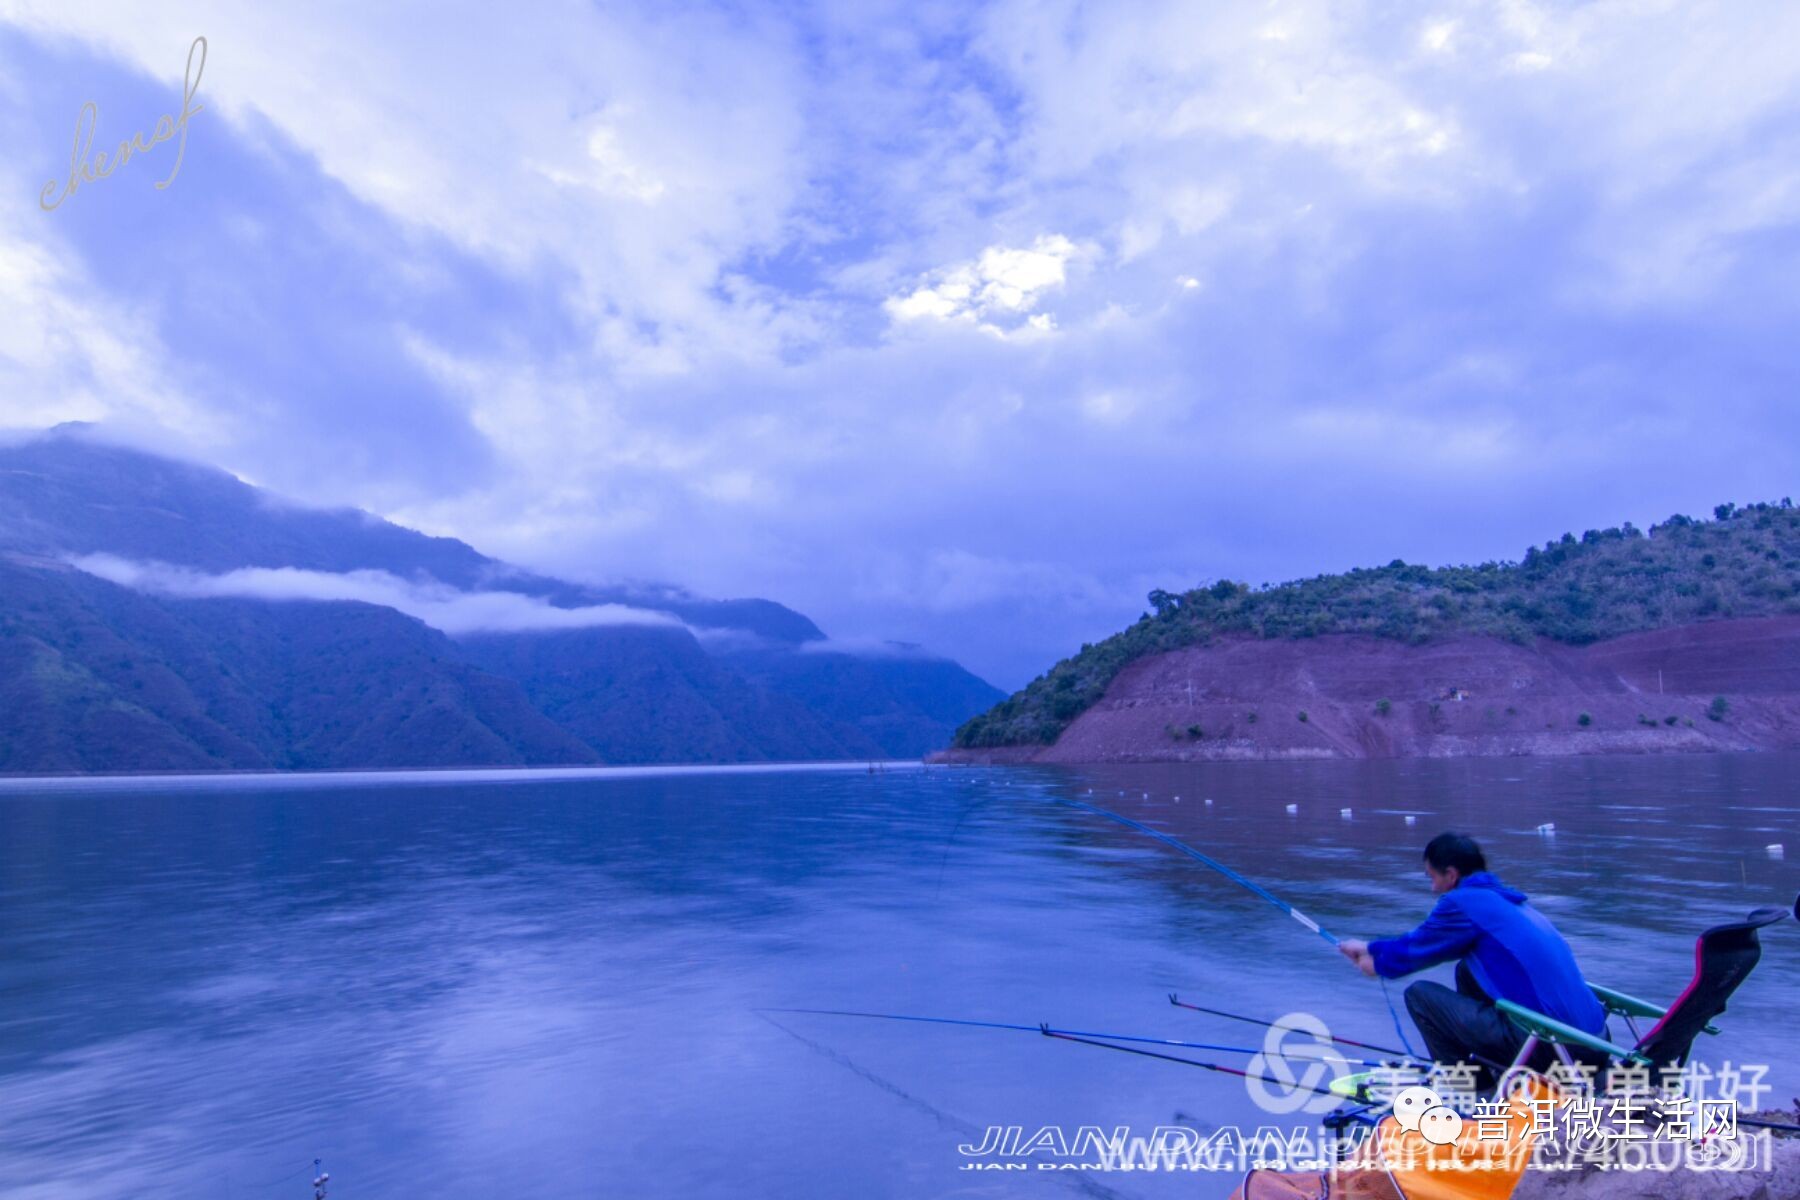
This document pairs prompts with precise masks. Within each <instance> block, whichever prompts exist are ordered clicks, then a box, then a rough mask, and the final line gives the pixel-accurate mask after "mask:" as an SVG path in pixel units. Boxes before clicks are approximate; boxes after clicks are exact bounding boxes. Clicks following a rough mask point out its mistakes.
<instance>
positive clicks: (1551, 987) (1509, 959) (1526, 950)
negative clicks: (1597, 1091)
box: [1338, 833, 1606, 1087]
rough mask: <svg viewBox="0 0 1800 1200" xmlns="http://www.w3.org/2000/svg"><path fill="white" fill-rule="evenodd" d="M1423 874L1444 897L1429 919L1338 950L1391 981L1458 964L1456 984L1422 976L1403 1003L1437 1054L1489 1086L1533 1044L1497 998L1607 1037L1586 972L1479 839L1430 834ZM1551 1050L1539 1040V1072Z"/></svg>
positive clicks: (1583, 1058) (1580, 1056)
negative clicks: (1495, 871) (1501, 875)
mask: <svg viewBox="0 0 1800 1200" xmlns="http://www.w3.org/2000/svg"><path fill="white" fill-rule="evenodd" d="M1425 873H1426V874H1427V875H1429V876H1430V877H1431V890H1432V891H1433V892H1434V893H1436V894H1437V896H1438V897H1439V899H1438V902H1437V905H1436V906H1435V907H1434V908H1433V909H1432V910H1431V915H1430V916H1428V917H1426V918H1425V922H1424V924H1422V925H1420V926H1419V927H1418V928H1417V929H1415V930H1413V931H1412V932H1411V933H1407V934H1403V935H1401V936H1400V937H1397V938H1387V939H1385V940H1382V941H1375V942H1361V941H1351V940H1346V941H1344V942H1341V943H1339V945H1338V950H1339V951H1340V952H1342V953H1343V955H1344V956H1345V957H1346V958H1348V959H1350V961H1351V962H1353V963H1355V964H1356V965H1357V966H1358V967H1360V968H1361V969H1362V972H1363V974H1365V975H1369V976H1375V975H1379V976H1381V977H1382V978H1384V979H1397V978H1399V977H1400V976H1402V975H1411V974H1412V973H1413V972H1415V971H1423V970H1424V969H1425V968H1427V967H1433V966H1436V965H1438V964H1439V963H1446V962H1451V961H1453V960H1454V961H1455V962H1456V990H1455V991H1451V990H1450V989H1449V988H1447V987H1445V986H1444V985H1443V984H1440V983H1431V982H1428V981H1423V980H1421V981H1420V982H1417V983H1414V984H1412V985H1411V986H1410V987H1408V988H1407V989H1406V1010H1407V1012H1409V1013H1411V1014H1412V1019H1413V1021H1414V1023H1415V1024H1417V1025H1418V1027H1419V1032H1420V1033H1422V1034H1423V1035H1424V1037H1425V1047H1426V1050H1427V1052H1428V1053H1429V1054H1430V1055H1431V1057H1432V1059H1433V1060H1434V1061H1436V1062H1440V1063H1457V1062H1468V1061H1474V1062H1475V1063H1476V1064H1477V1065H1478V1072H1477V1073H1478V1077H1479V1078H1480V1079H1481V1080H1482V1081H1483V1083H1484V1084H1485V1086H1487V1087H1492V1086H1493V1085H1494V1083H1495V1082H1496V1081H1497V1076H1498V1074H1499V1072H1500V1071H1501V1070H1504V1069H1505V1068H1506V1067H1508V1066H1510V1065H1511V1064H1512V1062H1513V1059H1514V1058H1516V1057H1517V1056H1518V1053H1519V1051H1520V1049H1521V1048H1523V1046H1524V1045H1525V1041H1526V1034H1525V1033H1524V1032H1523V1031H1522V1030H1520V1029H1519V1028H1518V1027H1517V1026H1515V1025H1513V1023H1512V1022H1510V1021H1508V1020H1507V1019H1506V1017H1505V1015H1504V1014H1502V1013H1501V1012H1500V1010H1499V1009H1498V1008H1496V1007H1494V1001H1495V1000H1510V1001H1512V1002H1513V1003H1515V1004H1519V1005H1523V1006H1524V1007H1526V1008H1529V1009H1531V1010H1532V1011H1534V1012H1538V1013H1542V1014H1543V1015H1544V1016H1547V1017H1552V1018H1554V1019H1556V1020H1558V1021H1561V1022H1563V1023H1564V1024H1567V1025H1572V1026H1574V1027H1575V1028H1577V1029H1579V1030H1581V1031H1583V1032H1584V1033H1591V1034H1594V1035H1595V1036H1597V1037H1605V1036H1606V1010H1605V1009H1604V1008H1602V1007H1601V1005H1600V1001H1599V1000H1597V999H1596V998H1595V996H1594V993H1593V992H1592V991H1591V990H1590V989H1589V988H1588V985H1587V983H1586V982H1585V981H1584V980H1583V979H1582V977H1581V969H1580V968H1579V967H1577V966H1576V965H1575V955H1574V954H1573V953H1572V952H1571V951H1570V949H1569V944H1568V943H1567V942H1565V941H1564V940H1563V938H1562V935H1561V934H1559V933H1558V932H1557V931H1556V928H1555V927H1554V926H1553V925H1551V924H1550V922H1549V921H1548V920H1547V919H1545V917H1544V915H1543V914H1542V913H1540V912H1539V911H1538V910H1537V909H1535V908H1533V907H1532V906H1531V905H1530V904H1528V903H1526V900H1525V895H1524V893H1522V892H1517V891H1514V890H1513V889H1512V888H1509V887H1507V886H1506V885H1505V884H1503V883H1501V882H1500V881H1499V880H1498V879H1496V878H1495V877H1494V876H1493V875H1492V874H1491V873H1490V872H1489V871H1488V869H1487V859H1486V857H1484V856H1483V855H1482V853H1481V847H1480V846H1478V845H1476V844H1475V841H1474V839H1473V838H1469V837H1465V836H1463V835H1462V834H1457V833H1442V834H1439V835H1438V836H1437V837H1435V838H1433V839H1431V844H1430V845H1428V846H1426V847H1425ZM1554 1054H1555V1051H1554V1050H1553V1049H1552V1048H1551V1047H1549V1046H1543V1047H1540V1049H1539V1052H1538V1054H1537V1055H1536V1056H1535V1057H1534V1060H1533V1062H1532V1063H1530V1064H1529V1065H1531V1066H1533V1067H1535V1068H1537V1069H1539V1070H1542V1069H1544V1068H1546V1067H1548V1066H1549V1064H1550V1062H1551V1061H1553V1059H1554ZM1575 1057H1576V1061H1577V1062H1585V1063H1589V1064H1591V1065H1593V1066H1596V1067H1598V1066H1600V1065H1601V1062H1602V1060H1599V1059H1596V1058H1593V1057H1592V1056H1591V1055H1588V1054H1584V1053H1581V1052H1579V1051H1577V1052H1576V1054H1575Z"/></svg>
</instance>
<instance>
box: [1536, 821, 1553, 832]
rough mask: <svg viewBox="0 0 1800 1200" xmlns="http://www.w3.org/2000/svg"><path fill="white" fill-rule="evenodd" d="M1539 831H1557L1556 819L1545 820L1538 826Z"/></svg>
mask: <svg viewBox="0 0 1800 1200" xmlns="http://www.w3.org/2000/svg"><path fill="white" fill-rule="evenodd" d="M1538 832H1539V833H1555V832H1556V822H1555V821H1546V822H1544V823H1543V824H1542V825H1539V826H1538Z"/></svg>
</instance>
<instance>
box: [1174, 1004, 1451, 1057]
mask: <svg viewBox="0 0 1800 1200" xmlns="http://www.w3.org/2000/svg"><path fill="white" fill-rule="evenodd" d="M1169 1003H1170V1004H1173V1005H1174V1006H1175V1007H1176V1008H1187V1009H1192V1010H1193V1011H1194V1012H1201V1013H1206V1014H1207V1015H1209V1016H1214V1017H1224V1018H1225V1019H1226V1020H1228V1021H1242V1022H1243V1023H1244V1024H1246V1025H1260V1026H1261V1027H1262V1028H1264V1029H1279V1030H1281V1031H1282V1032H1284V1033H1306V1034H1311V1033H1313V1031H1312V1030H1310V1029H1301V1028H1299V1027H1297V1026H1294V1025H1283V1024H1280V1023H1279V1022H1276V1021H1264V1020H1262V1019H1260V1018H1258V1017H1244V1016H1239V1015H1238V1014H1237V1013H1231V1012H1226V1011H1225V1010H1224V1009H1222V1008H1207V1007H1206V1006H1204V1005H1201V1004H1191V1003H1189V1002H1188V1001H1186V1000H1183V999H1181V998H1180V996H1179V994H1178V993H1175V992H1170V993H1169ZM1325 1036H1326V1039H1327V1040H1329V1041H1333V1042H1336V1043H1337V1044H1338V1045H1340V1046H1355V1047H1356V1048H1357V1049H1359V1050H1373V1051H1374V1052H1375V1053H1377V1054H1394V1055H1402V1056H1407V1057H1414V1058H1416V1057H1418V1056H1417V1055H1409V1054H1408V1052H1407V1051H1404V1050H1395V1049H1394V1048H1393V1047H1391V1046H1376V1045H1373V1044H1371V1043H1369V1042H1359V1041H1357V1040H1355V1039H1354V1038H1346V1037H1336V1036H1334V1035H1332V1034H1329V1033H1328V1034H1326V1035H1325Z"/></svg>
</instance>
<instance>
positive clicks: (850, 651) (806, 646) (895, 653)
mask: <svg viewBox="0 0 1800 1200" xmlns="http://www.w3.org/2000/svg"><path fill="white" fill-rule="evenodd" d="M800 653H802V654H844V655H848V656H850V657H851V658H903V659H926V660H930V659H937V658H939V657H940V656H939V655H936V654H932V653H930V652H929V651H927V650H926V649H925V648H924V647H923V646H920V645H918V644H916V643H913V642H896V641H893V640H892V639H889V638H824V639H822V640H820V639H815V640H813V641H810V642H802V643H800Z"/></svg>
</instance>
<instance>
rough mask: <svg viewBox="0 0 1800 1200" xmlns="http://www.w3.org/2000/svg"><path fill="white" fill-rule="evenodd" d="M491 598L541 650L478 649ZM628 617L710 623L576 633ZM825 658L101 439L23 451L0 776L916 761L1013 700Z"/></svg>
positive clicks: (503, 645) (6, 625) (757, 608)
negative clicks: (629, 611) (648, 614)
mask: <svg viewBox="0 0 1800 1200" xmlns="http://www.w3.org/2000/svg"><path fill="white" fill-rule="evenodd" d="M96 554H98V555H107V556H111V560H110V564H109V563H101V562H100V561H99V560H93V559H87V558H84V557H83V556H86V555H96ZM76 563H80V564H81V565H82V566H85V567H86V568H87V569H85V570H84V569H78V568H77V566H76V565H75V564H76ZM156 564H169V567H168V568H165V567H160V566H157V565H156ZM243 568H276V569H277V570H274V571H268V570H264V571H260V572H257V571H251V572H245V571H244V570H243ZM280 568H292V569H294V570H293V571H282V570H279V569H280ZM89 571H97V572H99V573H100V574H91V573H89ZM296 572H298V574H296ZM351 572H382V573H385V576H369V575H354V576H353V575H350V574H349V573H351ZM102 575H104V576H105V577H104V578H102V577H101V576H102ZM386 576H391V577H393V579H394V580H396V581H399V582H397V583H387V584H382V585H381V588H378V589H377V594H374V595H369V594H364V593H363V592H359V591H356V590H355V589H354V588H351V589H350V592H349V594H348V595H346V588H349V586H350V585H351V584H358V585H360V583H361V582H363V581H366V580H368V579H370V578H376V579H382V578H385V577H386ZM382 589H385V590H382ZM440 601H447V603H448V604H449V605H450V606H451V607H455V606H456V605H458V604H461V605H463V606H464V607H463V608H462V609H458V610H457V611H458V612H461V613H463V614H464V616H463V617H461V618H459V620H461V621H462V622H464V623H463V624H460V625H459V624H458V622H457V621H453V620H450V619H448V618H446V617H445V616H444V615H443V610H441V609H436V608H433V607H431V605H432V604H436V603H438V602H440ZM496 602H497V603H498V607H497V608H496V609H494V611H499V612H502V613H503V617H504V621H503V625H504V622H511V623H512V624H513V626H516V625H517V624H518V623H519V622H523V624H524V626H525V627H524V628H522V629H521V628H517V627H511V628H508V630H507V631H506V632H479V630H481V629H489V628H492V627H491V626H487V625H484V624H482V621H483V620H485V619H487V618H486V614H487V613H488V612H489V607H484V606H492V605H494V604H495V603H496ZM605 603H613V604H623V605H627V606H630V607H634V608H638V609H650V610H653V611H655V612H659V613H663V614H667V615H668V616H669V617H673V618H677V619H678V620H679V621H681V622H685V624H686V626H687V627H686V628H684V627H683V626H682V625H681V624H676V623H673V622H671V623H670V624H667V625H642V624H639V625H594V624H589V625H585V626H580V627H576V628H568V627H566V624H567V618H564V617H563V616H561V615H559V614H558V613H557V612H556V611H555V610H556V609H557V608H580V607H587V606H593V605H599V604H605ZM390 604H392V605H396V606H398V607H388V605H390ZM403 609H404V610H405V611H402V610H403ZM471 611H473V612H475V613H476V618H475V620H474V625H473V628H474V629H475V630H477V631H476V632H471V627H470V626H469V625H468V623H467V622H468V617H467V615H466V614H467V613H468V612H471ZM409 613H410V614H416V615H408V614H409ZM604 616H605V614H597V615H596V616H594V617H581V618H575V619H577V620H594V619H604ZM419 618H424V620H421V619H419ZM426 621H437V622H439V623H441V624H443V625H444V626H445V627H446V628H452V629H456V630H457V633H456V636H455V637H452V636H449V635H447V634H445V633H444V632H442V631H441V630H440V629H437V628H433V627H432V625H430V624H427V623H425V622H426ZM696 634H698V635H699V636H698V637H697V636H696ZM808 643H812V644H816V645H824V644H826V639H825V634H824V633H823V632H822V631H821V630H820V629H819V628H818V627H817V626H816V625H815V624H813V622H812V621H810V620H808V619H807V618H806V617H805V616H803V615H801V614H799V613H797V612H794V611H793V610H792V609H789V608H786V607H784V606H782V605H780V604H778V603H775V602H774V601H769V600H760V599H754V598H751V599H735V600H709V599H706V598H703V597H697V596H693V595H691V594H690V593H688V592H686V591H684V590H683V589H681V588H679V587H672V586H664V585H656V584H630V585H618V586H615V587H594V586H591V585H587V584H582V583H574V582H569V581H564V580H559V579H554V578H550V577H547V576H542V575H537V574H533V573H531V572H527V571H521V570H518V569H516V568H514V567H511V566H509V565H508V564H506V563H503V562H499V561H497V560H495V559H490V558H488V557H486V556H485V555H482V554H480V553H478V552H477V551H475V550H474V549H473V548H471V547H470V546H468V545H466V544H465V543H463V542H460V541H457V540H455V539H452V538H432V537H426V536H425V535H423V534H419V533H416V532H414V531H412V530H408V529H403V528H401V527H399V526H396V525H393V524H391V523H389V522H386V521H382V520H379V519H378V518H375V517H372V516H369V515H368V514H366V513H361V512H358V511H355V510H350V509H340V510H319V509H308V508H302V507H299V506H296V505H292V504H289V503H286V502H283V501H280V500H278V499H275V498H273V497H271V496H269V495H268V494H267V493H265V492H263V491H261V490H260V489H257V488H254V487H251V486H250V485H248V484H245V483H243V482H241V481H240V480H238V479H236V478H234V477H233V476H231V475H229V474H227V473H225V472H222V471H217V470H214V469H212V468H209V467H204V466H198V465H195V464H191V463H183V462H178V461H175V460H172V459H167V458H162V457H158V456H156V455H151V454H146V453H143V452H140V451H136V450H131V449H126V448H122V447H119V446H115V445H110V444H108V443H106V442H105V441H103V440H100V439H99V438H97V437H96V436H95V435H94V434H93V432H92V431H91V430H88V429H86V428H83V427H78V426H77V427H68V426H59V427H58V428H57V429H55V430H52V431H49V432H48V433H45V434H42V435H39V436H36V437H33V438H29V439H26V440H23V441H15V442H12V443H0V771H14V772H20V771H25V772H29V771H132V770H209V769H229V768H250V769H299V768H309V769H316V768H336V767H353V766H393V767H399V766H460V765H526V764H549V763H588V762H599V761H604V762H619V763H649V762H738V761H771V760H808V759H826V758H840V759H841V758H850V759H863V758H872V757H884V756H887V755H905V756H913V755H919V754H922V753H924V752H925V751H927V750H930V749H932V748H934V747H936V746H940V745H943V744H944V743H945V742H946V741H947V740H948V739H949V736H950V734H951V731H952V730H954V729H955V727H956V726H957V724H959V723H960V722H961V721H963V720H965V719H967V718H968V717H969V716H971V715H973V714H974V713H976V712H979V711H981V710H982V709H983V708H984V707H987V706H989V705H991V704H992V703H993V702H994V701H995V700H996V699H997V698H999V696H1000V695H1001V693H1000V692H999V691H998V690H997V689H994V688H992V687H990V686H989V685H987V684H986V683H984V682H982V681H981V680H979V679H977V678H975V677H974V676H973V675H970V674H969V673H968V672H967V671H965V670H963V669H962V668H961V667H960V666H958V665H957V664H955V663H953V662H950V661H948V660H945V659H933V658H930V657H929V656H926V655H922V654H917V653H914V654H909V655H901V656H881V657H867V658H865V657H862V656H858V655H851V654H842V653H827V654H820V653H813V652H807V653H802V652H800V650H799V647H800V646H803V645H806V644H808Z"/></svg>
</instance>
